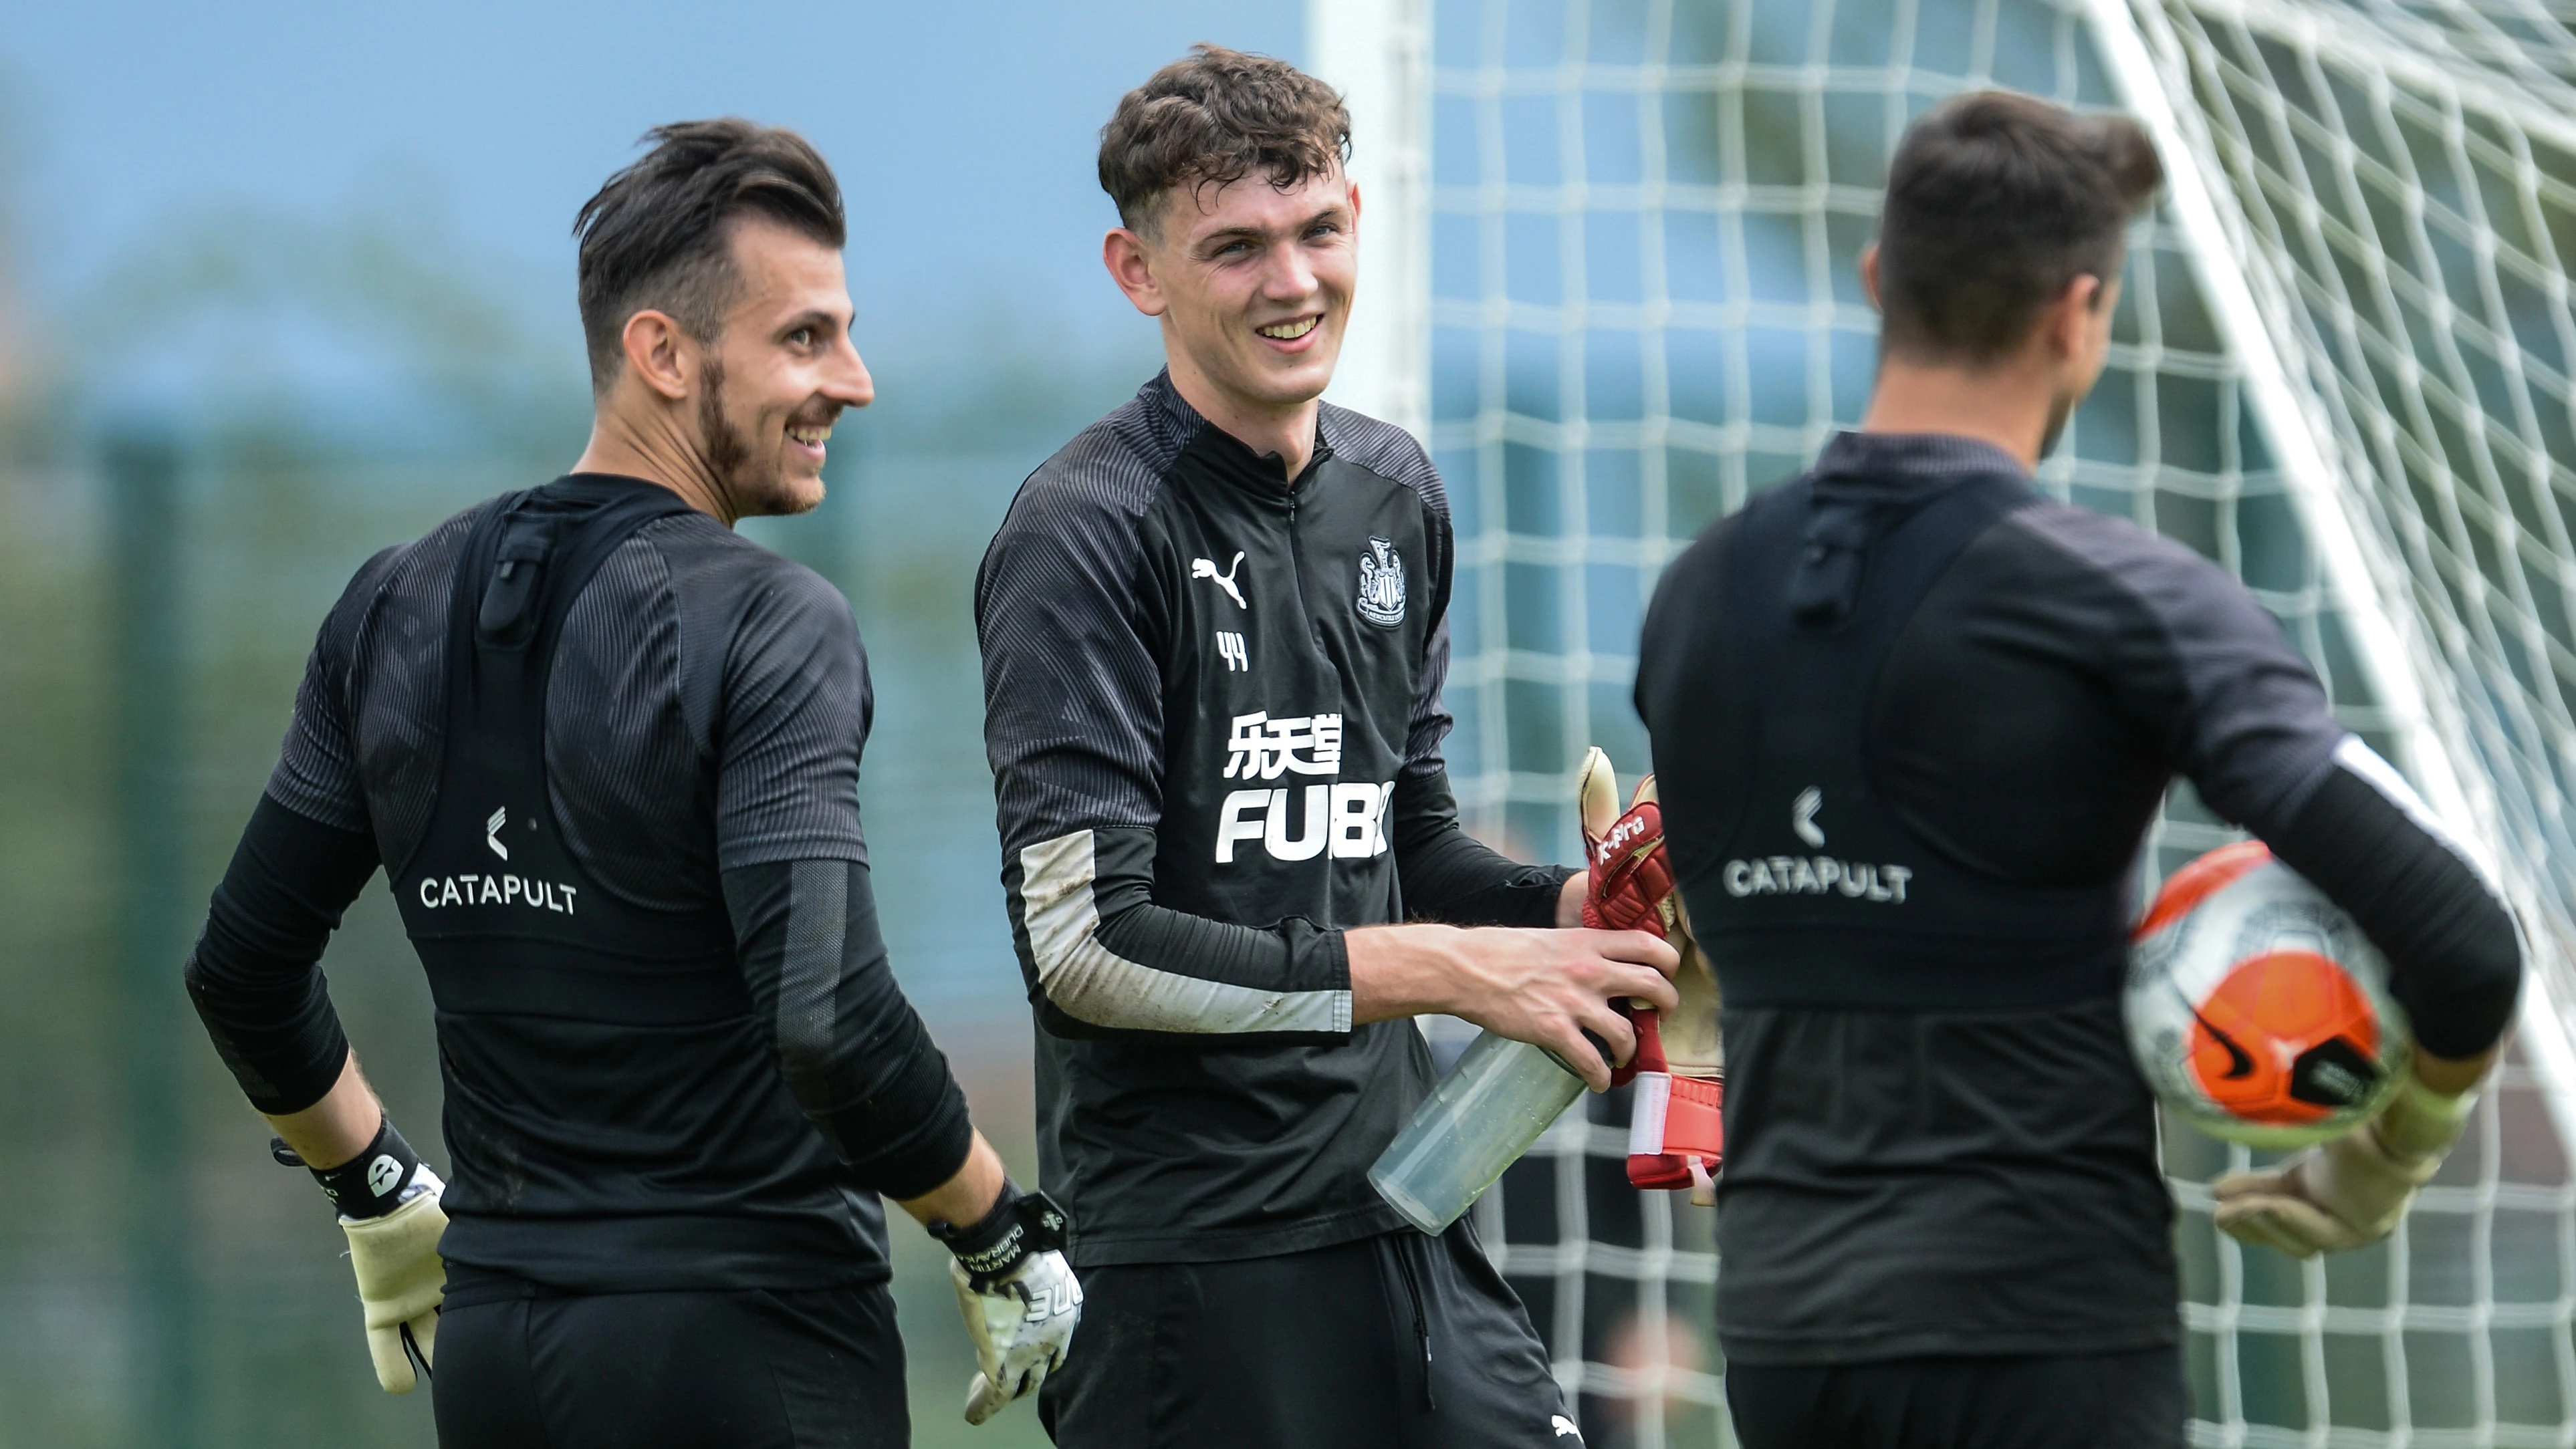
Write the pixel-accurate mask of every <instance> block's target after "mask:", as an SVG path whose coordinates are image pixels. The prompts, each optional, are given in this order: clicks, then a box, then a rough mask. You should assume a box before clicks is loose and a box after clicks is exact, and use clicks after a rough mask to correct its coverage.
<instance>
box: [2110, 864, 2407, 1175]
mask: <svg viewBox="0 0 2576 1449" xmlns="http://www.w3.org/2000/svg"><path fill="white" fill-rule="evenodd" d="M2126 1008H2127V1018H2128V1028H2129V1045H2130V1048H2131V1050H2132V1051H2134V1052H2135V1053H2136V1054H2137V1058H2138V1066H2139V1069H2140V1070H2142V1071H2143V1072H2145V1074H2146V1077H2147V1081H2148V1083H2149V1084H2150V1085H2152V1086H2153V1087H2154V1088H2155V1091H2156V1095H2157V1096H2159V1097H2160V1098H2162V1099H2163V1100H2164V1102H2165V1103H2166V1104H2167V1105H2168V1106H2170V1107H2172V1108H2173V1109H2174V1110H2175V1111H2176V1112H2178V1113H2180V1114H2181V1115H2182V1116H2183V1117H2184V1118H2185V1119H2186V1120H2188V1121H2189V1122H2190V1123H2191V1124H2192V1125H2193V1126H2195V1127H2198V1128H2200V1129H2201V1130H2202V1131H2205V1132H2208V1133H2210V1134H2211V1135H2213V1136H2216V1137H2221V1138H2224V1139H2226V1140H2228V1141H2231V1142H2242V1143H2245V1144H2247V1145H2249V1146H2254V1147H2268V1148H2285V1147H2297V1146H2302V1145H2304V1144H2307V1143H2311V1142H2320V1141H2323V1140H2325V1139H2326V1138H2329V1137H2333V1136H2336V1135H2338V1134H2340V1133H2343V1132H2345V1131H2348V1130H2350V1129H2351V1128H2353V1127H2355V1126H2357V1125H2359V1124H2360V1123H2361V1122H2363V1121H2365V1120H2367V1119H2368V1118H2369V1117H2370V1116H2371V1114H2373V1113H2375V1112H2377V1111H2378V1110H2379V1109H2380V1107H2382V1106H2383V1105H2385V1104H2386V1103H2387V1101H2388V1098H2389V1096H2390V1094H2391V1093H2393V1092H2394V1091H2395V1090H2396V1088H2397V1085H2398V1081H2399V1075H2398V1074H2399V1073H2400V1072H2401V1071H2402V1070H2403V1069H2404V1068H2405V1065H2406V1056H2407V1051H2408V1047H2409V1043H2410V1042H2412V1041H2413V1034H2412V1033H2411V1032H2410V1031H2409V1030H2408V1027H2407V1024H2406V1018H2405V1014H2404V1013H2403V1012H2402V1011H2401V1010H2400V1009H2399V1007H2398V1005H2397V1003H2396V1001H2395V1000H2394V999H2393V998H2391V997H2390V996H2389V994H2388V962H2387V959H2386V958H2385V957H2383V956H2381V955H2380V954H2379V949H2378V948H2377V947H2375V946H2373V945H2372V944H2371V943H2370V941H2369V939H2368V938H2367V937H2365V936H2364V935H2363V934H2362V932H2361V927H2360V926H2358V925H2356V924H2355V923H2354V922H2353V919H2352V917H2351V916H2350V915H2347V914H2346V913H2345V912H2344V910H2343V908H2342V907H2340V906H2338V905H2336V904H2335V903H2334V902H2333V901H2330V900H2328V899H2327V898H2326V896H2325V893H2324V892H2323V891H2320V890H2318V889H2317V888H2316V887H2315V886H2313V885H2310V884H2309V883H2308V882H2307V881H2306V880H2305V879H2303V878H2302V877H2301V876H2300V875H2299V874H2298V873H2297V872H2295V871H2293V870H2291V869H2290V868H2289V867H2288V866H2286V865H2283V864H2281V863H2280V862H2279V861H2277V860H2274V859H2273V858H2272V853H2271V851H2269V850H2267V849H2265V848H2264V846H2263V845H2262V843H2261V842H2259V841H2246V842H2244V843H2241V844H2237V845H2228V846H2222V847H2220V848H2219V849H2217V850H2213V851H2211V852H2209V853H2208V854H2207V855H2204V856H2202V857H2200V858H2199V859H2198V860H2195V861H2193V862H2192V863H2191V864H2189V865H2187V866H2185V867H2183V868H2182V869H2181V870H2179V871H2177V872H2175V873H2174V875H2173V876H2172V878H2171V879H2169V880H2167V881H2166V882H2165V885H2164V889H2163V890H2161V891H2159V892H2158V893H2157V895H2156V900H2155V904H2154V905H2153V906H2151V907H2149V908H2148V910H2147V913H2146V915H2145V917H2144V918H2143V919H2141V920H2140V921H2139V922H2138V926H2137V929H2136V932H2135V934H2134V936H2133V939H2132V942H2131V945H2130V954H2129V982H2128V993H2127V1001H2126Z"/></svg>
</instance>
